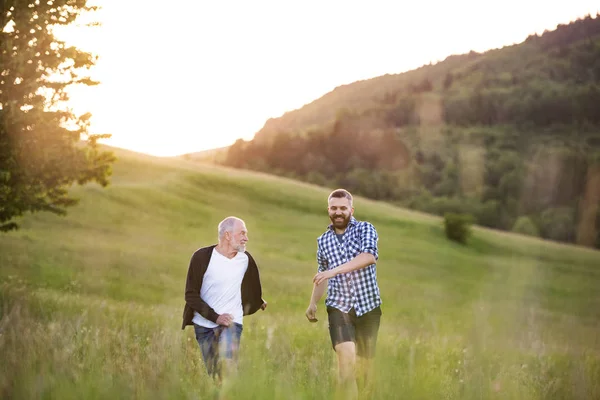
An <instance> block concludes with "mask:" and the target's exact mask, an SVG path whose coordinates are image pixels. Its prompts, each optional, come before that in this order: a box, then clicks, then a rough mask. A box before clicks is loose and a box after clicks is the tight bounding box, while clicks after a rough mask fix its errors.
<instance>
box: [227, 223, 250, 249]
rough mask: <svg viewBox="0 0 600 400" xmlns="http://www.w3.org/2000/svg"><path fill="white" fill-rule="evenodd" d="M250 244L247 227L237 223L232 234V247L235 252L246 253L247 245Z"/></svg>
mask: <svg viewBox="0 0 600 400" xmlns="http://www.w3.org/2000/svg"><path fill="white" fill-rule="evenodd" d="M247 242H248V231H247V230H246V225H245V224H243V223H241V222H239V221H238V222H236V224H235V225H234V228H233V232H231V238H230V246H231V247H232V248H233V249H234V250H235V251H239V252H240V253H243V252H244V251H246V243H247Z"/></svg>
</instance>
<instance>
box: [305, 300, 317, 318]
mask: <svg viewBox="0 0 600 400" xmlns="http://www.w3.org/2000/svg"><path fill="white" fill-rule="evenodd" d="M306 318H308V320H309V321H310V322H317V321H318V319H317V305H316V304H311V305H309V306H308V308H307V309H306Z"/></svg>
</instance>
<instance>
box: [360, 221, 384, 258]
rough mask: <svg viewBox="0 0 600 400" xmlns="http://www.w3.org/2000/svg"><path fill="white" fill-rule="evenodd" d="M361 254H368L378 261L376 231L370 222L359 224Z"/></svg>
mask: <svg viewBox="0 0 600 400" xmlns="http://www.w3.org/2000/svg"><path fill="white" fill-rule="evenodd" d="M361 225H362V226H361V229H360V232H361V235H360V236H361V240H360V244H361V249H360V250H361V252H362V253H370V254H373V257H375V259H376V260H377V259H379V253H378V250H377V241H378V240H379V237H378V236H377V230H376V229H375V227H374V226H373V224H371V223H370V222H363V223H362V224H361Z"/></svg>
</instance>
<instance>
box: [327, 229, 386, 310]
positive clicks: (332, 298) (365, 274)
mask: <svg viewBox="0 0 600 400" xmlns="http://www.w3.org/2000/svg"><path fill="white" fill-rule="evenodd" d="M377 240H378V236H377V231H376V230H375V227H374V226H373V225H372V224H371V223H370V222H365V221H357V220H356V219H355V218H354V217H350V222H349V223H348V227H347V228H346V231H345V232H344V235H343V237H342V242H341V243H340V241H339V240H338V238H337V237H336V235H335V230H334V228H333V224H330V225H329V227H328V228H327V231H325V233H323V234H322V235H321V236H319V238H318V239H317V245H318V247H317V262H318V264H319V269H318V270H319V272H323V271H326V270H329V269H333V268H335V267H337V266H339V265H342V264H344V263H346V262H348V261H350V260H352V259H353V258H354V257H356V256H357V255H359V254H360V253H371V254H373V256H375V259H376V260H377V259H378V258H379V255H378V253H377ZM380 304H381V296H380V294H379V286H378V285H377V270H376V267H375V264H371V265H369V266H367V267H364V268H361V269H357V270H355V271H352V272H348V273H345V274H339V275H336V276H335V277H333V278H330V279H329V283H328V287H327V299H326V300H325V305H327V306H330V307H335V308H337V309H338V310H340V311H342V312H345V313H347V312H349V311H350V309H351V308H352V307H354V311H355V312H356V315H357V316H361V315H363V314H365V313H367V312H369V311H371V310H372V309H374V308H376V307H377V306H379V305H380Z"/></svg>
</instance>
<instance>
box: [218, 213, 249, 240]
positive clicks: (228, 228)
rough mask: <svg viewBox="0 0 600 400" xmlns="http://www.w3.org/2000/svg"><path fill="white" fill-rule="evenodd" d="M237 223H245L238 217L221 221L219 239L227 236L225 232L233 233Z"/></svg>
mask: <svg viewBox="0 0 600 400" xmlns="http://www.w3.org/2000/svg"><path fill="white" fill-rule="evenodd" d="M237 221H239V222H241V223H244V221H242V220H241V219H239V218H238V217H227V218H225V219H224V220H223V221H221V222H220V223H219V227H218V234H219V239H221V238H222V237H223V236H224V235H225V232H233V227H234V226H235V223H236V222H237Z"/></svg>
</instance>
